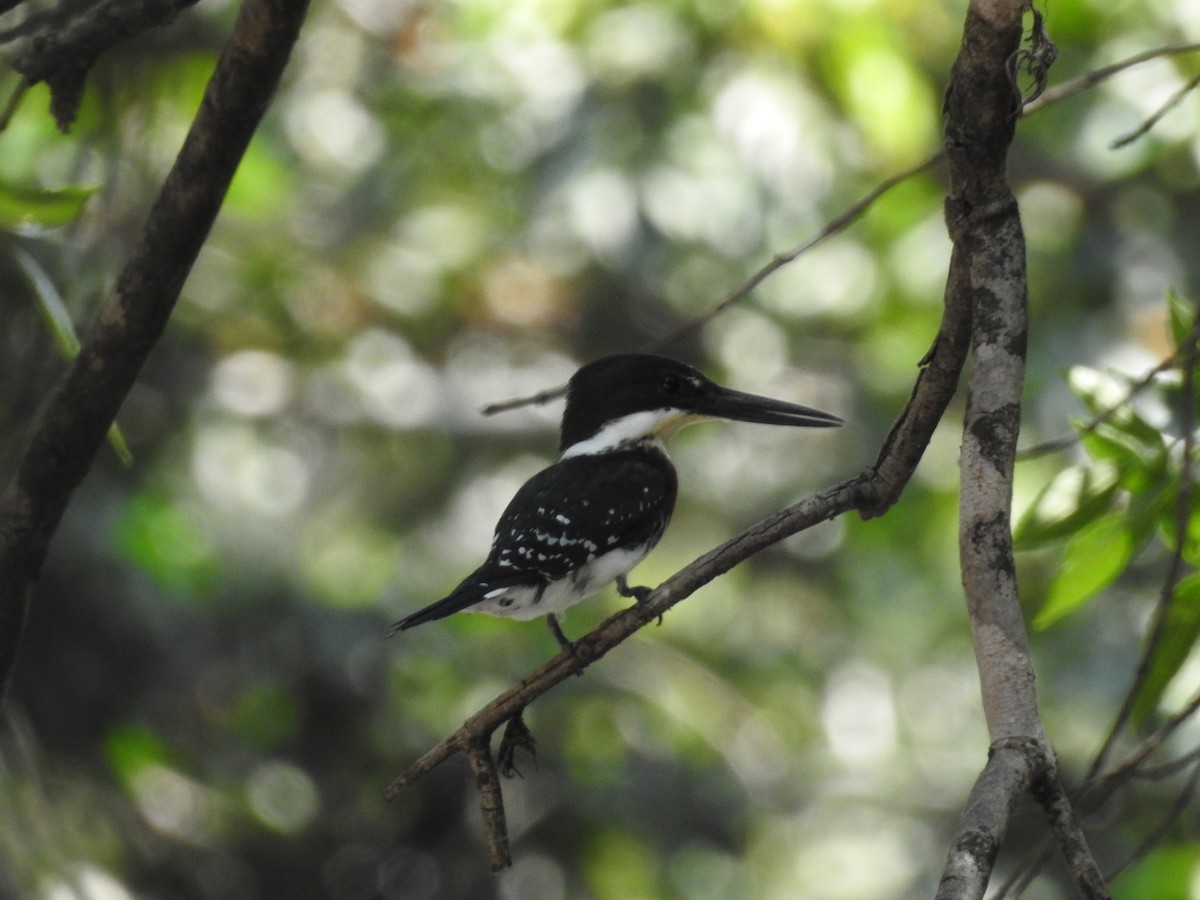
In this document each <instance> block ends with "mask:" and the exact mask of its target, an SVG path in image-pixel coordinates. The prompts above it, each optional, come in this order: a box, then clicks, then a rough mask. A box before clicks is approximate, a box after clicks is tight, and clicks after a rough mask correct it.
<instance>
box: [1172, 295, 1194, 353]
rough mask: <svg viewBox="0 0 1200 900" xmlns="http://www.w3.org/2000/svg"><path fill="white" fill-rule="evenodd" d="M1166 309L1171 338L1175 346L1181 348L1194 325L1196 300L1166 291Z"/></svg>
mask: <svg viewBox="0 0 1200 900" xmlns="http://www.w3.org/2000/svg"><path fill="white" fill-rule="evenodd" d="M1167 311H1168V313H1169V314H1170V321H1171V340H1172V341H1173V342H1174V344H1175V347H1176V348H1182V347H1183V345H1184V343H1185V342H1186V341H1187V339H1188V335H1190V334H1191V333H1192V330H1193V329H1194V328H1195V327H1196V302H1195V301H1194V300H1188V299H1186V298H1184V297H1181V296H1179V294H1177V293H1175V292H1174V291H1168V292H1167Z"/></svg>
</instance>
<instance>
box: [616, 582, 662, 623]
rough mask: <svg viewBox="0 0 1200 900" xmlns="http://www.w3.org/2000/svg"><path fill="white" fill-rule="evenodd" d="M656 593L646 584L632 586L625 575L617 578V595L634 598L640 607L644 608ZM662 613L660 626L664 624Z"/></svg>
mask: <svg viewBox="0 0 1200 900" xmlns="http://www.w3.org/2000/svg"><path fill="white" fill-rule="evenodd" d="M653 591H654V589H653V588H648V587H646V586H645V585H644V584H635V585H632V586H631V585H630V584H629V582H628V581H627V580H626V578H625V576H624V575H618V576H617V593H619V594H620V595H621V596H622V597H632V598H633V599H634V601H635V602H636V603H637V604H638V606H643V605H645V603H646V602H647V601H648V600H649V599H650V594H652V593H653ZM662 620H663V617H662V613H659V614H658V624H659V625H661V624H662Z"/></svg>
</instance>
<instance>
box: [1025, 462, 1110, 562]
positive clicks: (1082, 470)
mask: <svg viewBox="0 0 1200 900" xmlns="http://www.w3.org/2000/svg"><path fill="white" fill-rule="evenodd" d="M1119 474H1120V473H1119V470H1118V468H1117V466H1116V465H1114V464H1113V463H1112V462H1110V461H1108V460H1101V461H1099V462H1097V463H1095V464H1093V465H1086V466H1071V467H1069V468H1067V469H1063V470H1062V471H1061V472H1059V473H1058V474H1057V475H1055V476H1054V477H1053V478H1051V479H1050V481H1049V482H1047V484H1046V485H1045V487H1043V488H1042V489H1041V491H1040V492H1039V493H1038V495H1037V498H1036V499H1035V500H1034V501H1033V504H1032V505H1031V506H1030V507H1029V509H1027V510H1026V511H1025V513H1024V514H1023V515H1022V516H1021V520H1020V521H1019V522H1018V523H1017V527H1016V529H1015V531H1014V533H1013V540H1014V542H1015V543H1016V544H1017V545H1018V547H1019V548H1020V549H1022V550H1029V549H1032V548H1034V547H1040V546H1043V545H1044V544H1048V543H1051V542H1053V541H1057V540H1060V539H1061V538H1064V537H1067V536H1069V535H1072V534H1074V533H1075V532H1077V531H1079V530H1080V529H1081V528H1083V527H1084V526H1085V525H1088V524H1089V523H1091V522H1094V521H1095V520H1096V519H1098V518H1099V517H1100V516H1102V515H1103V514H1104V513H1106V512H1108V511H1109V510H1110V509H1111V508H1112V503H1113V497H1114V495H1115V494H1116V490H1117V482H1118V478H1119Z"/></svg>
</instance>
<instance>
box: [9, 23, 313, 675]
mask: <svg viewBox="0 0 1200 900" xmlns="http://www.w3.org/2000/svg"><path fill="white" fill-rule="evenodd" d="M307 8H308V0H246V2H245V5H244V6H243V7H242V9H241V12H240V14H239V15H238V19H237V23H236V24H235V25H234V30H233V33H232V35H231V36H230V38H229V42H228V44H227V45H226V47H225V50H224V52H223V53H222V54H221V58H220V60H219V61H218V62H217V66H216V69H215V70H214V72H213V75H212V79H211V80H210V81H209V84H208V88H207V90H206V92H205V95H204V99H203V101H202V103H201V106H200V110H199V112H198V113H197V115H196V119H195V121H194V122H193V123H192V127H191V129H190V130H189V132H188V135H187V138H186V140H185V141H184V144H183V148H182V149H181V150H180V151H179V156H178V157H177V158H176V160H175V164H174V166H173V167H172V169H171V171H170V173H169V174H168V175H167V179H166V181H165V182H164V184H163V187H162V191H161V192H160V194H159V196H158V199H157V200H156V201H155V203H154V206H153V207H152V208H151V210H150V213H149V216H148V218H147V221H146V225H145V227H144V228H143V231H142V234H141V238H140V240H139V242H138V245H137V247H136V248H135V249H134V251H133V253H132V255H131V256H130V258H129V260H128V262H127V263H126V264H125V268H124V269H123V270H122V272H121V275H120V277H119V279H118V281H117V284H116V287H115V288H114V290H113V292H112V293H111V294H110V295H109V297H108V298H107V299H106V301H105V303H104V305H103V307H102V308H101V310H100V313H99V315H98V316H97V318H96V321H95V323H94V324H93V326H92V328H91V331H90V332H89V334H88V335H87V337H86V339H85V340H84V343H83V346H82V348H81V349H80V352H79V355H78V356H77V357H76V358H75V360H74V361H73V362H72V364H71V366H70V367H69V368H68V369H67V371H66V373H65V374H64V375H63V377H62V378H61V379H60V380H59V382H58V383H57V384H56V385H55V387H54V388H53V390H52V392H51V394H50V396H49V398H48V399H47V401H46V404H45V406H44V407H43V408H42V411H41V413H40V415H39V417H38V420H37V422H36V424H35V426H34V430H33V435H32V437H31V438H30V440H29V444H28V446H27V447H26V450H25V453H24V455H23V456H22V457H21V460H20V462H19V463H18V467H17V472H16V475H15V476H14V478H13V480H12V481H11V482H10V483H9V485H8V487H7V488H6V490H5V491H4V494H3V496H0V695H2V694H3V691H4V688H5V687H6V686H7V684H8V679H9V676H10V675H11V673H12V668H13V664H14V660H15V656H16V650H17V644H18V641H19V639H20V634H21V630H22V627H23V623H24V617H25V606H26V597H27V592H28V590H29V587H30V585H31V583H32V582H34V581H35V580H36V579H37V577H38V574H39V572H40V570H41V567H42V562H43V560H44V559H45V556H46V550H47V547H48V546H49V543H50V538H51V536H52V535H53V534H54V531H55V529H56V528H57V527H58V523H59V521H60V520H61V519H62V515H63V512H64V511H65V510H66V507H67V503H68V501H69V500H70V498H71V494H72V492H73V491H74V490H75V488H76V487H77V486H78V485H79V483H80V482H81V481H82V480H83V477H84V475H86V474H87V470H88V468H89V467H90V466H91V462H92V459H93V457H94V456H95V453H96V450H97V449H98V448H99V446H100V445H101V443H102V442H103V441H104V436H105V434H106V433H107V432H108V428H109V426H110V425H111V424H112V421H113V419H114V418H115V417H116V414H117V411H118V410H119V409H120V407H121V404H122V403H123V402H124V400H125V396H126V395H127V394H128V392H129V389H130V388H131V387H132V386H133V383H134V381H135V380H136V379H137V376H138V373H139V372H140V371H141V367H142V363H143V362H144V361H145V359H146V357H147V355H148V354H149V353H150V350H151V349H152V348H153V347H154V344H155V343H156V342H157V341H158V338H159V336H160V335H161V334H162V332H163V329H164V328H165V327H166V324H167V319H168V318H169V317H170V315H171V311H172V310H173V309H174V307H175V301H176V300H177V299H178V297H179V292H180V290H181V289H182V287H183V283H184V281H185V280H186V278H187V276H188V273H189V272H190V271H191V268H192V264H193V263H194V262H195V260H196V256H197V255H198V254H199V252H200V248H201V246H203V244H204V241H205V240H206V239H207V237H208V233H209V229H210V228H211V227H212V223H213V221H214V220H215V219H216V217H217V212H218V211H219V210H220V208H221V204H222V202H223V201H224V199H225V192H226V190H227V189H228V187H229V183H230V181H232V179H233V174H234V172H235V171H236V170H237V167H238V163H239V162H240V161H241V158H242V154H243V153H244V152H245V150H246V147H247V146H248V145H249V143H250V138H251V137H252V136H253V134H254V131H255V129H256V128H257V127H258V123H259V122H260V121H261V119H262V116H263V113H264V112H265V111H266V108H267V104H268V103H269V101H270V99H271V96H272V95H273V94H274V92H275V88H276V86H277V85H278V83H279V78H280V75H281V74H282V72H283V69H284V66H285V65H286V64H287V60H288V57H289V55H290V54H291V50H292V46H293V45H294V44H295V41H296V38H297V37H298V35H299V33H300V26H301V24H302V23H303V21H304V16H305V13H306V11H307Z"/></svg>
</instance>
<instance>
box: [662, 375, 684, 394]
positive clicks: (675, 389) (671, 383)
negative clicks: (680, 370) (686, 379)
mask: <svg viewBox="0 0 1200 900" xmlns="http://www.w3.org/2000/svg"><path fill="white" fill-rule="evenodd" d="M679 387H680V382H679V376H678V375H664V376H663V380H662V389H663V391H664V392H666V393H668V394H678V393H679Z"/></svg>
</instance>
